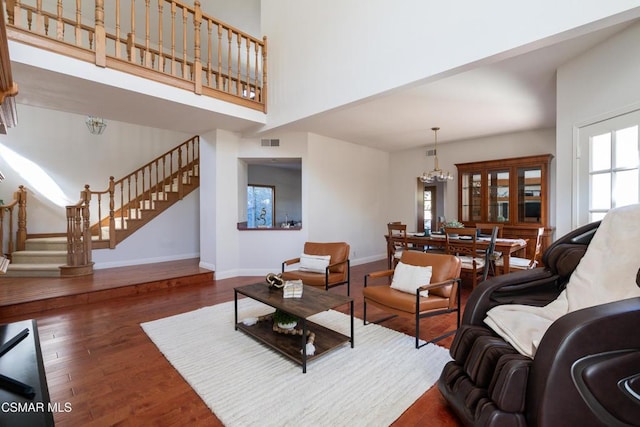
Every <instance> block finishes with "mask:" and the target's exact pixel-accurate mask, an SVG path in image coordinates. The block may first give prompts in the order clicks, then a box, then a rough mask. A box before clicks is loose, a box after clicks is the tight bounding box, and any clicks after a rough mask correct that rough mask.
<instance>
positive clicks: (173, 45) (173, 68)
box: [171, 2, 176, 76]
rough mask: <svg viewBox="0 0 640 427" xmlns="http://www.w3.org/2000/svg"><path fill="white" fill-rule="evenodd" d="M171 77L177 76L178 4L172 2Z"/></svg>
mask: <svg viewBox="0 0 640 427" xmlns="http://www.w3.org/2000/svg"><path fill="white" fill-rule="evenodd" d="M171 75H172V76H175V75H176V3H175V2H171Z"/></svg>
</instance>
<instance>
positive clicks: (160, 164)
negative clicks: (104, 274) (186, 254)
mask: <svg viewBox="0 0 640 427" xmlns="http://www.w3.org/2000/svg"><path fill="white" fill-rule="evenodd" d="M199 151H200V140H199V137H198V136H195V137H193V138H191V139H189V140H187V141H185V142H183V143H182V144H180V145H179V146H177V147H175V148H173V149H172V150H169V151H167V152H166V153H164V154H162V155H160V156H158V157H156V158H155V159H154V160H152V161H151V162H149V163H147V164H146V165H144V166H142V167H140V168H138V169H137V170H135V171H134V172H132V173H130V174H129V175H127V176H125V177H124V178H121V179H119V180H117V181H116V180H115V179H114V178H113V177H110V178H109V184H108V187H107V189H106V190H103V191H93V190H91V189H90V187H89V185H85V188H84V190H82V191H81V193H80V201H79V202H78V203H77V204H75V205H73V206H68V207H67V240H68V242H69V243H68V262H69V265H68V266H67V268H68V269H70V268H76V269H77V268H83V267H86V266H90V265H91V264H92V262H91V255H90V254H91V250H92V249H101V248H110V249H113V248H115V247H116V245H117V244H118V243H120V242H121V241H122V240H124V239H125V238H126V237H128V236H130V235H131V234H133V233H134V232H135V231H136V230H138V229H139V228H140V227H142V226H143V225H144V224H146V223H147V222H149V221H150V220H151V219H153V218H155V217H156V216H158V215H159V214H160V213H161V212H163V211H164V210H165V209H167V208H168V207H170V206H171V205H172V204H173V203H175V202H177V201H178V200H181V199H182V198H183V197H184V196H186V195H187V194H189V193H190V192H192V191H193V190H195V189H196V188H198V187H199V185H200V181H199V166H200V160H199V157H200V156H199ZM90 218H98V221H97V222H94V223H91V220H90ZM63 271H64V269H63ZM63 274H64V273H63Z"/></svg>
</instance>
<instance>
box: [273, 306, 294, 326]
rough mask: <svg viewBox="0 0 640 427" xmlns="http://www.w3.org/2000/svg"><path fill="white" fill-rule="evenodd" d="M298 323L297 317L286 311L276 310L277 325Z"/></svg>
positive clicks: (275, 321) (274, 317) (274, 319)
mask: <svg viewBox="0 0 640 427" xmlns="http://www.w3.org/2000/svg"><path fill="white" fill-rule="evenodd" d="M297 321H298V318H297V317H296V316H294V315H293V314H289V313H287V312H286V311H282V310H278V309H276V311H275V313H273V322H274V323H275V324H281V325H287V324H289V323H294V322H297Z"/></svg>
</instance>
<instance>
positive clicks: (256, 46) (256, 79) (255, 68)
mask: <svg viewBox="0 0 640 427" xmlns="http://www.w3.org/2000/svg"><path fill="white" fill-rule="evenodd" d="M253 45H254V46H255V49H254V50H255V56H256V57H255V60H254V62H253V67H254V72H255V76H254V78H253V81H254V82H255V84H256V87H255V95H254V98H253V99H254V100H256V101H258V100H259V99H258V86H259V85H260V81H259V80H258V77H260V74H259V70H260V67H259V66H258V50H259V49H258V47H259V46H258V43H254V44H253Z"/></svg>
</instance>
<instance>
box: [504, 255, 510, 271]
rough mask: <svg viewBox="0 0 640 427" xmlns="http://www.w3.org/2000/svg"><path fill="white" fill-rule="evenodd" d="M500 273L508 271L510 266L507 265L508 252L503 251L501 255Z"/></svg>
mask: <svg viewBox="0 0 640 427" xmlns="http://www.w3.org/2000/svg"><path fill="white" fill-rule="evenodd" d="M502 258H503V259H502V274H507V273H509V270H510V267H509V253H505V254H504V255H502Z"/></svg>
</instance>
